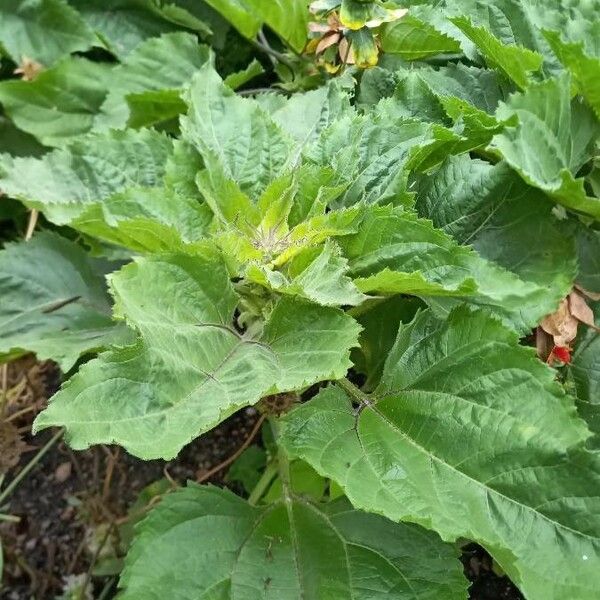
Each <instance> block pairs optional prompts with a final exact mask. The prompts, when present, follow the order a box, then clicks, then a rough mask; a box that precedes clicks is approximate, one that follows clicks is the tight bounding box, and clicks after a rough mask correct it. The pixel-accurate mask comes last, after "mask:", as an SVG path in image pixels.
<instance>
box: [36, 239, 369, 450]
mask: <svg viewBox="0 0 600 600" xmlns="http://www.w3.org/2000/svg"><path fill="white" fill-rule="evenodd" d="M110 282H111V288H112V291H113V294H114V296H115V300H116V314H117V316H119V317H121V318H124V319H125V320H126V322H127V323H128V324H129V325H130V326H131V327H132V328H134V329H136V330H137V331H138V333H139V339H138V341H137V343H136V344H135V345H132V346H128V347H124V348H119V347H116V348H114V349H112V350H110V351H109V352H106V353H104V354H101V355H100V356H99V357H98V358H97V359H95V360H93V361H90V362H89V363H87V364H86V365H85V366H84V367H82V369H81V370H80V372H79V373H78V374H77V375H75V376H74V377H73V378H72V379H71V380H70V381H69V382H68V383H67V384H66V385H65V387H64V388H63V389H62V390H61V391H60V392H59V393H58V394H57V395H56V396H55V397H54V399H53V400H52V402H51V404H50V406H49V408H48V409H47V410H46V411H44V412H43V413H42V414H41V415H40V416H39V417H38V419H37V420H36V428H37V429H40V428H43V427H48V426H51V425H57V424H61V425H64V426H65V427H66V429H67V436H68V438H69V441H70V443H71V445H72V446H73V447H74V448H86V447H88V446H89V445H91V444H94V443H112V442H115V443H118V444H120V445H122V446H124V447H125V448H126V449H127V450H128V451H129V452H131V453H132V454H134V455H136V456H139V457H141V458H146V459H149V458H160V457H162V458H170V457H173V456H175V455H176V454H177V453H178V452H179V450H180V449H181V448H182V447H183V446H184V445H185V444H186V443H188V442H189V441H191V440H192V439H193V438H194V437H196V436H198V435H200V434H201V433H203V432H205V431H207V430H209V429H211V428H212V427H214V426H215V425H217V424H218V423H219V422H220V421H221V420H223V419H224V418H225V417H227V416H228V415H230V414H231V413H233V412H235V411H236V410H238V409H239V408H242V407H243V406H248V405H251V404H254V403H256V402H258V400H260V398H261V397H262V396H265V395H267V394H269V393H275V392H283V391H288V390H294V389H300V388H302V387H305V386H308V385H311V384H313V383H316V382H318V381H320V380H322V379H332V378H333V379H335V378H339V377H342V376H343V375H344V374H345V373H346V371H347V369H348V367H349V366H350V362H349V351H350V348H351V347H352V346H354V345H355V344H356V342H357V337H358V332H359V326H358V325H357V324H356V322H355V321H354V320H353V319H352V318H351V317H349V316H347V315H344V314H343V313H342V312H341V311H339V310H337V309H330V308H323V307H318V306H315V305H311V304H308V303H306V302H303V301H300V300H294V299H291V298H290V299H283V300H281V301H280V302H279V303H277V305H276V306H275V308H274V310H273V312H272V313H271V316H270V318H269V319H268V321H267V322H266V324H265V327H264V331H263V332H262V335H261V336H250V335H242V334H240V333H239V332H238V331H237V330H236V329H235V328H234V326H233V313H234V310H235V308H236V306H237V303H238V297H237V294H236V293H235V292H234V291H233V288H232V286H231V284H230V282H229V276H228V273H227V271H226V270H225V266H224V265H223V263H222V262H221V261H220V260H219V259H218V258H217V257H216V256H215V255H214V252H213V251H208V250H207V251H205V255H204V257H202V256H197V257H194V258H191V257H188V256H185V255H172V256H171V257H162V258H161V257H153V258H146V259H140V260H138V261H137V262H136V263H134V264H131V265H129V266H127V267H125V268H123V269H122V270H121V271H120V272H118V273H117V274H114V275H113V276H112V277H111V279H110Z"/></svg>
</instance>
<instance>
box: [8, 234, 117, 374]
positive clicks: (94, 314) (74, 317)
mask: <svg viewBox="0 0 600 600" xmlns="http://www.w3.org/2000/svg"><path fill="white" fill-rule="evenodd" d="M0 285H1V286H2V303H1V305H0V362H1V361H2V360H3V359H6V358H9V357H13V356H17V355H19V354H22V353H24V352H35V353H36V354H37V355H38V358H39V359H41V360H44V359H52V360H55V361H56V362H58V363H59V365H60V366H61V367H62V369H63V370H64V371H68V370H69V369H70V368H71V367H72V366H73V364H74V363H75V361H76V360H77V359H78V358H79V356H80V355H81V354H85V353H88V352H94V351H96V350H98V349H100V348H102V347H104V346H107V345H108V344H110V343H111V342H113V341H118V339H119V336H120V335H121V334H122V333H123V330H124V328H122V327H121V326H116V325H115V323H114V322H113V321H112V320H111V318H110V303H109V298H108V294H107V293H106V286H105V285H104V281H103V278H102V276H101V274H100V273H99V272H96V271H95V265H94V263H93V262H92V261H91V260H90V259H89V258H88V257H87V256H86V254H85V252H84V251H83V249H82V248H81V247H79V246H77V245H76V244H74V243H72V242H70V241H68V240H66V239H64V238H61V237H59V236H58V235H55V234H51V233H40V234H38V235H36V236H34V237H33V238H32V239H31V241H29V242H22V243H20V244H9V245H7V246H6V248H5V249H4V250H3V251H2V252H0Z"/></svg>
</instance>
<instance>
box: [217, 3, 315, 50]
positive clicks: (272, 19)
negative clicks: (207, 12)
mask: <svg viewBox="0 0 600 600" xmlns="http://www.w3.org/2000/svg"><path fill="white" fill-rule="evenodd" d="M206 3H207V4H209V5H210V6H212V7H213V8H214V9H215V10H216V11H218V12H219V13H221V14H222V15H223V16H224V17H225V18H226V19H227V20H228V21H229V22H230V23H231V24H232V25H233V26H234V27H235V28H236V29H237V30H238V31H239V32H240V33H241V34H242V35H243V36H244V37H246V38H248V39H254V38H255V37H256V34H257V33H258V31H259V29H260V28H261V25H262V24H263V23H264V24H266V25H268V26H269V27H270V28H271V29H272V30H273V31H274V32H275V33H276V34H277V35H279V37H281V38H282V39H283V40H285V41H286V42H287V43H288V44H289V45H290V46H291V47H292V48H293V49H294V50H295V51H296V52H302V50H303V49H304V46H305V44H306V40H307V38H308V16H309V14H308V2H307V1H306V0H271V1H270V2H263V0H206Z"/></svg>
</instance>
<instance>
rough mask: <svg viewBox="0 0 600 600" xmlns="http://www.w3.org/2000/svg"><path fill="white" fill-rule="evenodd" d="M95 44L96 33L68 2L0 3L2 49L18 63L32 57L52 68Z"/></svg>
mask: <svg viewBox="0 0 600 600" xmlns="http://www.w3.org/2000/svg"><path fill="white" fill-rule="evenodd" d="M95 42H96V36H95V35H94V33H93V32H92V31H91V29H89V28H88V26H87V25H86V23H85V21H83V19H82V18H81V16H80V15H79V14H78V13H77V11H75V10H73V8H71V7H70V6H69V5H68V4H67V3H66V1H65V0H0V46H3V47H4V48H5V49H6V51H7V52H8V54H9V55H10V57H11V58H12V59H13V61H14V62H16V63H17V64H19V63H21V61H22V60H23V59H24V58H30V59H33V60H36V61H37V62H39V63H41V64H43V65H45V66H49V65H51V64H53V63H54V62H56V61H57V60H59V59H60V58H62V57H64V56H66V55H67V54H71V52H76V51H81V50H87V49H88V48H90V47H91V46H92V45H93V44H94V43H95Z"/></svg>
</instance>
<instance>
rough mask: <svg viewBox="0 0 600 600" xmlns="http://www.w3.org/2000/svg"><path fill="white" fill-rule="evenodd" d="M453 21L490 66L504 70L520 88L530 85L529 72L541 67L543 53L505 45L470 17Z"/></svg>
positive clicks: (457, 18)
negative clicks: (476, 24) (475, 23)
mask: <svg viewBox="0 0 600 600" xmlns="http://www.w3.org/2000/svg"><path fill="white" fill-rule="evenodd" d="M451 21H452V23H454V25H456V26H457V27H458V28H460V30H461V31H462V32H463V33H464V34H465V35H466V36H467V37H468V38H469V39H470V40H471V41H472V42H473V43H474V44H475V45H476V46H477V49H478V50H479V52H481V54H482V56H483V58H484V59H485V61H486V63H487V64H488V66H490V67H493V68H495V69H498V70H500V71H502V72H503V73H504V74H505V75H506V76H507V77H508V78H509V79H511V80H512V81H514V82H515V83H516V84H517V85H518V86H519V87H520V88H526V87H527V86H528V84H529V73H531V72H535V71H538V70H539V69H540V68H541V66H542V62H543V60H544V58H543V56H542V55H541V54H538V53H537V52H533V51H532V50H529V49H527V48H523V47H520V46H512V45H511V46H507V45H505V44H504V43H502V42H501V41H500V40H499V39H498V38H497V37H495V36H494V35H493V34H492V33H490V32H489V31H488V30H487V29H486V28H485V27H478V26H475V25H473V23H472V22H471V19H469V18H468V17H455V18H453V19H451Z"/></svg>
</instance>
